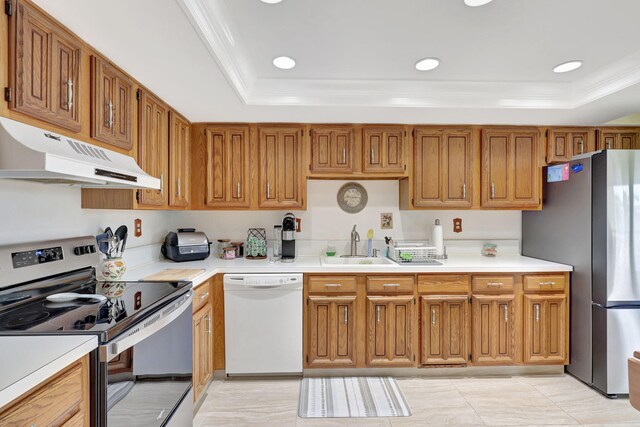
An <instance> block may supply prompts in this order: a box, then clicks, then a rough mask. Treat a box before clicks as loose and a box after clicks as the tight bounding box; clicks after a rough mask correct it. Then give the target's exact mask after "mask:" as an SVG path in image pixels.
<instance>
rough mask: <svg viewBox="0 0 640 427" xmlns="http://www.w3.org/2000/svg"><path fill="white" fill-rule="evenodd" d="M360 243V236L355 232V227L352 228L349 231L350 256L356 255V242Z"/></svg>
mask: <svg viewBox="0 0 640 427" xmlns="http://www.w3.org/2000/svg"><path fill="white" fill-rule="evenodd" d="M359 241H360V235H359V234H358V232H357V231H356V225H354V226H353V230H351V254H350V256H357V255H358V242H359Z"/></svg>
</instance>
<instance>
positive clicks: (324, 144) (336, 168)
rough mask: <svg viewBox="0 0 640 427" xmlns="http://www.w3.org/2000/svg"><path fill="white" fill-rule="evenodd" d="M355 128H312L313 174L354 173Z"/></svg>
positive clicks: (311, 167)
mask: <svg viewBox="0 0 640 427" xmlns="http://www.w3.org/2000/svg"><path fill="white" fill-rule="evenodd" d="M353 139H354V135H353V128H351V127H312V128H311V165H310V170H311V173H351V172H353Z"/></svg>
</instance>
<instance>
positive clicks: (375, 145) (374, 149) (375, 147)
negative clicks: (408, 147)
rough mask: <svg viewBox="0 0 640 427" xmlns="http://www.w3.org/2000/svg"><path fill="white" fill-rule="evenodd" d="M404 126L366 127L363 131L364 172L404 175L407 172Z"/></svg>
mask: <svg viewBox="0 0 640 427" xmlns="http://www.w3.org/2000/svg"><path fill="white" fill-rule="evenodd" d="M406 133H407V132H406V130H405V128H404V126H365V127H363V129H362V159H363V166H362V172H364V173H365V174H366V173H390V174H400V175H402V174H403V173H404V171H405V170H406V164H405V155H404V152H405V149H404V146H405V136H406Z"/></svg>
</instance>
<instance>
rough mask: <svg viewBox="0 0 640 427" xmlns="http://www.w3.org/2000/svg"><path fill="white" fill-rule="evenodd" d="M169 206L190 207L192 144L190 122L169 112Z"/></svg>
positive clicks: (175, 113) (173, 112)
mask: <svg viewBox="0 0 640 427" xmlns="http://www.w3.org/2000/svg"><path fill="white" fill-rule="evenodd" d="M169 125H170V126H169V206H171V207H181V208H185V207H187V206H189V192H190V190H191V186H190V183H189V181H190V178H191V176H190V174H191V171H190V167H191V160H190V158H191V143H190V135H189V127H190V125H189V121H188V120H187V119H185V118H184V117H182V116H181V115H180V114H178V113H177V112H175V111H173V110H171V111H169Z"/></svg>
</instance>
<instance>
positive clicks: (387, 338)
mask: <svg viewBox="0 0 640 427" xmlns="http://www.w3.org/2000/svg"><path fill="white" fill-rule="evenodd" d="M414 304H415V299H414V297H413V295H411V296H408V295H400V296H392V297H391V296H390V297H386V296H385V297H382V296H367V317H368V322H367V323H368V325H369V331H368V337H367V338H368V344H367V364H368V365H369V366H413V364H414V361H415V356H414V354H413V306H414Z"/></svg>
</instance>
